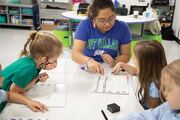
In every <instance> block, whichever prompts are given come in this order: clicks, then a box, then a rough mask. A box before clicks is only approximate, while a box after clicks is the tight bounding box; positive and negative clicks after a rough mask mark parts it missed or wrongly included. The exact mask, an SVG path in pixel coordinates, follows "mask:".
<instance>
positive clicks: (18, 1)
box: [8, 0, 21, 4]
mask: <svg viewBox="0 0 180 120" xmlns="http://www.w3.org/2000/svg"><path fill="white" fill-rule="evenodd" d="M8 3H12V4H21V1H20V0H8Z"/></svg>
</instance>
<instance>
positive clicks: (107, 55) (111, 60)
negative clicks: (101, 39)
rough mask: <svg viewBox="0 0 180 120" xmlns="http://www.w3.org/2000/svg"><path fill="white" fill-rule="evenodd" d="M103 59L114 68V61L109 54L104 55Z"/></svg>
mask: <svg viewBox="0 0 180 120" xmlns="http://www.w3.org/2000/svg"><path fill="white" fill-rule="evenodd" d="M101 57H102V59H103V61H104V62H105V63H107V64H109V65H110V66H111V67H113V66H114V59H113V58H112V57H111V56H110V55H109V54H106V53H105V54H102V55H101Z"/></svg>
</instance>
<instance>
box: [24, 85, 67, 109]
mask: <svg viewBox="0 0 180 120" xmlns="http://www.w3.org/2000/svg"><path fill="white" fill-rule="evenodd" d="M26 95H27V96H28V97H29V98H31V99H33V100H36V101H39V102H42V103H43V104H45V105H46V106H48V107H65V104H66V99H67V85H66V84H42V83H38V84H36V85H34V86H33V87H32V88H31V89H30V90H29V91H28V92H27V94H26Z"/></svg>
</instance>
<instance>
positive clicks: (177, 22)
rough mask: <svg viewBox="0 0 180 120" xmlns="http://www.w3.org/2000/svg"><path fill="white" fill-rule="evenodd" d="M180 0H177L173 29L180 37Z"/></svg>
mask: <svg viewBox="0 0 180 120" xmlns="http://www.w3.org/2000/svg"><path fill="white" fill-rule="evenodd" d="M179 11H180V0H176V4H175V11H174V19H173V30H174V33H175V36H176V37H178V38H179V39H180V14H179Z"/></svg>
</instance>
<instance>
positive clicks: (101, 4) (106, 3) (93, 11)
mask: <svg viewBox="0 0 180 120" xmlns="http://www.w3.org/2000/svg"><path fill="white" fill-rule="evenodd" d="M106 8H110V9H111V10H112V11H114V12H115V7H114V4H113V2H112V0H93V1H92V3H91V4H90V5H89V7H88V10H87V13H86V14H87V16H88V18H90V19H94V18H96V17H97V16H98V13H99V10H102V9H106Z"/></svg>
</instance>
